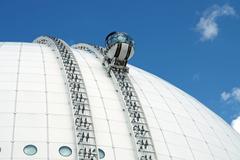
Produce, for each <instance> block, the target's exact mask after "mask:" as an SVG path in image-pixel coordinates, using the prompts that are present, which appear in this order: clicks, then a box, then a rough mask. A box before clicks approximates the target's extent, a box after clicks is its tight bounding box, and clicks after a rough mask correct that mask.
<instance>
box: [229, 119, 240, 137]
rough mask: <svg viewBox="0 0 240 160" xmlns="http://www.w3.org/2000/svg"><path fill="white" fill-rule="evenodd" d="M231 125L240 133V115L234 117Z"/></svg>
mask: <svg viewBox="0 0 240 160" xmlns="http://www.w3.org/2000/svg"><path fill="white" fill-rule="evenodd" d="M231 126H232V127H233V129H235V130H236V131H237V132H238V133H239V134H240V117H237V118H236V119H234V120H233V121H232V123H231Z"/></svg>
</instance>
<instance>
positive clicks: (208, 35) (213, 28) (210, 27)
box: [196, 4, 236, 41]
mask: <svg viewBox="0 0 240 160" xmlns="http://www.w3.org/2000/svg"><path fill="white" fill-rule="evenodd" d="M233 15H236V12H235V10H234V8H233V7H231V6H229V5H227V4H225V5H223V6H218V5H214V6H212V7H210V8H208V9H207V10H206V11H204V13H203V16H202V17H201V18H200V20H199V22H198V24H197V25H196V31H198V32H200V34H201V40H202V41H206V40H213V39H214V38H216V37H217V35H218V32H219V28H218V24H217V22H216V20H217V18H219V17H221V16H233Z"/></svg>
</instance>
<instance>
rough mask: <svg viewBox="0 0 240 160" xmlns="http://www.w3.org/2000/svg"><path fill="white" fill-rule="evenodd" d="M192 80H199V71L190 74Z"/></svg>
mask: <svg viewBox="0 0 240 160" xmlns="http://www.w3.org/2000/svg"><path fill="white" fill-rule="evenodd" d="M192 80H193V81H199V80H200V74H199V73H195V74H194V75H193V76H192Z"/></svg>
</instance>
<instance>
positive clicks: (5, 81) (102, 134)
mask: <svg viewBox="0 0 240 160" xmlns="http://www.w3.org/2000/svg"><path fill="white" fill-rule="evenodd" d="M0 46H1V47H0V131H1V132H0V160H10V159H12V160H25V159H28V160H33V159H34V160H35V159H38V160H46V159H50V160H59V159H61V160H75V159H76V157H77V154H76V137H75V134H74V121H73V115H72V108H71V107H70V102H69V95H68V94H69V93H68V90H67V89H66V87H65V84H64V83H65V82H64V80H65V78H64V75H63V74H62V71H61V66H60V65H59V63H58V61H57V58H56V55H55V52H53V50H52V49H51V48H49V47H47V46H45V45H42V44H34V43H1V44H0ZM72 51H73V53H74V55H75V57H76V60H77V62H78V65H79V67H80V70H81V73H82V76H83V79H84V82H85V85H86V90H87V94H88V98H89V103H90V108H91V112H92V119H93V126H94V132H95V136H96V144H97V147H98V148H100V149H101V150H103V151H104V153H105V158H103V160H123V159H124V160H134V159H136V158H135V150H134V145H133V144H132V140H131V136H130V134H129V129H128V127H129V126H128V123H127V120H126V117H125V113H124V111H123V109H122V106H121V101H120V98H119V96H118V94H117V92H116V90H115V88H114V84H113V82H112V80H111V78H109V76H108V74H107V72H106V71H105V70H104V69H103V67H102V64H101V62H100V60H99V59H97V58H96V56H95V55H94V54H91V53H89V51H88V50H86V49H85V50H84V49H82V50H80V49H79V50H77V49H72ZM95 52H96V50H95ZM129 68H130V69H129V76H130V79H131V81H132V83H133V85H134V88H135V90H136V92H137V94H138V97H139V99H140V102H141V104H142V107H143V111H144V114H145V116H146V120H147V122H148V125H149V129H150V133H151V135H152V140H153V143H154V147H155V150H156V154H157V159H158V160H239V159H240V135H239V134H238V133H236V132H235V131H234V130H233V129H232V128H231V127H230V126H229V125H228V124H227V123H225V122H224V121H223V120H222V119H221V118H220V117H219V116H217V115H216V114H215V113H213V112H212V111H210V110H209V109H208V108H206V107H205V106H204V105H202V104H201V103H200V102H198V101H197V100H196V99H194V98H192V97H191V96H189V95H188V94H186V93H184V92H183V91H181V90H180V89H178V88H176V87H174V86H173V85H171V84H169V83H168V82H166V81H164V80H162V79H160V78H158V77H156V76H154V75H152V74H150V73H148V72H145V71H143V70H141V69H139V68H136V67H133V66H129ZM28 145H30V147H29V146H28ZM26 146H27V147H29V148H26ZM34 146H35V147H36V148H34ZM64 146H67V147H66V148H64V149H65V150H64V149H63V154H62V155H61V154H60V153H59V151H60V148H61V147H64ZM31 147H32V148H31ZM68 147H69V148H70V149H71V151H72V154H71V153H70V154H71V155H70V156H68V157H67V156H64V154H68V153H69V150H68V149H69V148H68ZM25 149H26V150H25ZM24 151H25V153H24ZM35 152H36V154H34V153H35ZM28 153H30V154H31V153H33V155H32V156H31V155H30V154H29V155H27V154H28Z"/></svg>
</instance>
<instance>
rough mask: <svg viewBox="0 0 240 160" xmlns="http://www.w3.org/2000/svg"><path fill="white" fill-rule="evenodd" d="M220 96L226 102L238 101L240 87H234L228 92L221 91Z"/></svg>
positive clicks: (239, 99) (239, 100)
mask: <svg viewBox="0 0 240 160" xmlns="http://www.w3.org/2000/svg"><path fill="white" fill-rule="evenodd" d="M221 98H222V100H223V101H226V102H229V101H234V102H238V103H240V87H235V88H233V89H232V90H231V91H230V92H226V91H224V92H222V93H221Z"/></svg>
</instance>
